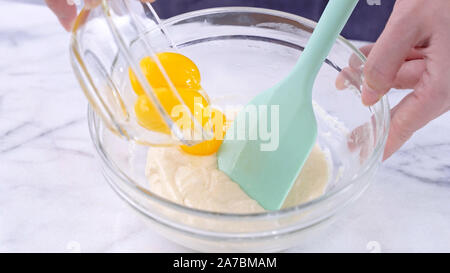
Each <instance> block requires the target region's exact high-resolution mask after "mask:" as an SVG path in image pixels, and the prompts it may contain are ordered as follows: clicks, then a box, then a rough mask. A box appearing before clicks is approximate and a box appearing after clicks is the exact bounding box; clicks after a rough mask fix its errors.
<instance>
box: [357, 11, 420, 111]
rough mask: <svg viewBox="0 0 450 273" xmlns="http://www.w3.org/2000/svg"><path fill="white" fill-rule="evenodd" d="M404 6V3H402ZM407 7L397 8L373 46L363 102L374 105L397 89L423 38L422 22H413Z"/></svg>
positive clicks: (367, 68)
mask: <svg viewBox="0 0 450 273" xmlns="http://www.w3.org/2000/svg"><path fill="white" fill-rule="evenodd" d="M400 3H404V2H400ZM409 12H410V11H408V10H407V7H403V6H402V7H399V5H396V6H395V8H394V11H393V12H392V15H391V17H390V19H389V21H388V23H387V24H386V28H385V29H384V31H383V33H382V34H381V36H380V37H379V39H378V41H377V42H376V43H375V45H374V46H373V48H372V50H371V52H370V54H369V57H368V59H367V63H366V65H365V67H364V83H363V90H362V101H363V103H364V104H365V105H373V104H375V103H376V102H377V101H378V100H380V98H381V97H382V96H383V95H384V94H386V93H387V92H388V91H389V90H390V89H391V88H392V87H393V86H394V82H395V79H396V76H397V73H398V71H399V70H400V68H401V66H402V65H403V63H404V62H405V60H406V58H407V57H408V55H409V53H410V52H411V49H413V48H414V47H415V46H416V45H417V44H418V41H420V40H421V39H422V37H421V36H420V35H421V31H420V25H419V24H418V23H417V22H418V21H419V20H410V18H409V17H408V16H405V14H408V13H409Z"/></svg>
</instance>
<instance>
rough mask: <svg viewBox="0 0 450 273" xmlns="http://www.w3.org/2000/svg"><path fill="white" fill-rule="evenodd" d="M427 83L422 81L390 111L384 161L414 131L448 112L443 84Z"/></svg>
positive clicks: (427, 81)
mask: <svg viewBox="0 0 450 273" xmlns="http://www.w3.org/2000/svg"><path fill="white" fill-rule="evenodd" d="M429 82H430V81H429V79H422V80H421V82H420V83H419V86H418V88H416V90H415V91H414V92H413V93H411V94H409V95H407V96H406V97H405V98H404V99H403V100H402V101H401V102H400V103H399V104H398V105H397V106H395V107H394V109H392V111H391V115H392V117H391V125H390V129H389V136H388V140H387V143H386V148H385V151H384V159H387V158H389V157H390V156H391V155H392V154H393V153H394V152H396V151H397V150H398V149H400V147H401V146H402V145H403V144H404V143H405V142H406V141H408V139H409V138H410V137H411V136H412V135H413V134H414V132H415V131H417V130H419V129H420V128H422V127H423V126H425V125H426V124H427V123H428V122H430V121H431V120H433V119H435V118H436V117H438V116H439V115H441V114H443V113H444V112H445V111H447V110H448V109H446V107H445V105H446V103H447V101H446V99H445V98H446V96H448V94H446V90H447V89H446V86H445V84H442V83H441V84H439V83H438V82H436V81H434V82H433V84H432V85H427V84H428V83H429Z"/></svg>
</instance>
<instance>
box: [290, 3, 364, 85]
mask: <svg viewBox="0 0 450 273" xmlns="http://www.w3.org/2000/svg"><path fill="white" fill-rule="evenodd" d="M357 4H358V0H330V1H329V2H328V5H327V7H326V8H325V11H324V12H323V14H322V16H321V17H320V20H319V22H318V23H317V26H316V28H315V29H314V32H313V34H312V36H311V38H310V39H309V41H308V44H307V45H306V48H305V50H304V51H303V53H302V55H301V56H300V59H299V61H298V62H297V64H296V67H295V68H294V70H297V69H299V70H301V71H297V73H300V72H301V74H303V75H305V73H306V72H305V68H307V71H308V72H307V73H308V75H307V78H309V79H312V80H314V79H315V78H316V76H317V73H318V72H319V70H320V67H321V66H322V64H323V62H324V61H325V59H326V57H327V56H328V53H329V52H330V50H331V47H332V46H333V44H334V42H335V40H336V38H337V37H338V35H339V33H341V31H342V29H343V28H344V26H345V24H346V23H347V20H348V18H349V17H350V15H351V14H352V12H353V10H354V8H355V7H356V5H357Z"/></svg>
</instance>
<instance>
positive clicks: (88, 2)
mask: <svg viewBox="0 0 450 273" xmlns="http://www.w3.org/2000/svg"><path fill="white" fill-rule="evenodd" d="M100 3H101V0H84V6H85V7H86V8H87V9H93V8H95V7H96V6H98V5H100Z"/></svg>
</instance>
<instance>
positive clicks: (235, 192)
mask: <svg viewBox="0 0 450 273" xmlns="http://www.w3.org/2000/svg"><path fill="white" fill-rule="evenodd" d="M146 176H147V178H148V180H149V182H150V190H151V191H152V192H154V193H156V194H158V195H160V196H162V197H164V198H166V199H169V200H171V201H173V202H176V203H179V204H182V205H184V206H188V207H192V208H197V209H202V210H208V211H215V212H228V213H254V212H262V211H264V209H263V208H262V207H261V206H260V205H259V204H258V203H257V202H256V201H255V200H253V199H251V198H250V197H248V196H247V194H245V192H244V191H243V190H242V189H241V188H240V187H239V185H238V184H236V183H235V182H233V181H232V180H231V179H230V178H229V177H228V176H227V175H226V174H225V173H223V172H222V171H220V170H219V169H218V167H217V157H216V156H215V155H211V156H193V155H189V154H186V153H184V152H182V151H181V150H180V149H179V148H178V147H167V148H160V147H158V148H156V147H155V148H150V149H149V151H148V155H147V166H146ZM328 177H329V165H328V161H327V158H326V156H325V153H324V152H323V151H322V150H321V149H320V148H319V147H318V146H315V147H314V148H313V151H312V152H311V154H310V156H309V158H308V160H307V161H306V163H305V165H304V166H303V169H302V171H301V173H300V175H299V176H298V178H297V180H296V182H295V184H294V186H293V188H292V190H291V192H290V193H289V195H288V197H287V198H286V201H285V203H284V205H283V207H290V206H293V205H297V204H300V203H304V202H307V201H310V200H312V199H314V198H316V197H318V196H320V195H321V194H322V193H323V192H324V190H325V188H326V185H327V182H328Z"/></svg>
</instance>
